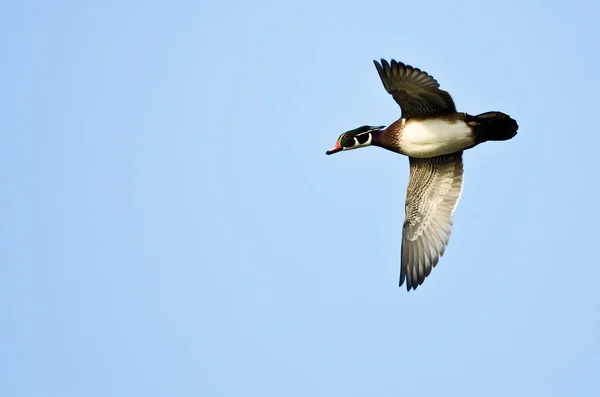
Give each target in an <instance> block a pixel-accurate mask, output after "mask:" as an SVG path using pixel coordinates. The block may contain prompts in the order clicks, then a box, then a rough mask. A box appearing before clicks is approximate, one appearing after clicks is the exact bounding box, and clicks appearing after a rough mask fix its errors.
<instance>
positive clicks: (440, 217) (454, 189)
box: [400, 152, 463, 291]
mask: <svg viewBox="0 0 600 397" xmlns="http://www.w3.org/2000/svg"><path fill="white" fill-rule="evenodd" d="M462 185H463V162H462V152H459V153H454V154H449V155H445V156H438V157H434V158H429V159H417V158H413V157H410V177H409V181H408V189H407V191H406V219H405V221H404V227H403V229H402V266H401V269H400V286H401V285H402V284H403V283H404V280H405V279H406V288H407V290H408V291H410V290H411V288H414V289H417V287H418V286H419V285H421V284H423V281H424V280H425V277H427V276H429V273H431V269H432V268H433V267H435V265H436V264H437V263H438V260H439V258H440V257H441V256H442V255H444V249H445V247H446V246H447V245H448V240H449V239H450V233H451V232H452V213H453V212H454V209H455V208H456V204H457V203H458V200H459V198H460V194H461V192H462Z"/></svg>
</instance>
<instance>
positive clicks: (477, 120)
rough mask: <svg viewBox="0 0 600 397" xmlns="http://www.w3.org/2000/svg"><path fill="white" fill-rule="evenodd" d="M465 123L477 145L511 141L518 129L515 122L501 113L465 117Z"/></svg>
mask: <svg viewBox="0 0 600 397" xmlns="http://www.w3.org/2000/svg"><path fill="white" fill-rule="evenodd" d="M465 122H466V123H467V125H468V126H469V127H471V128H472V129H473V132H474V133H475V136H476V140H477V142H478V143H482V142H485V141H506V140H509V139H512V138H514V136H515V135H517V130H518V129H519V125H518V124H517V121H516V120H514V119H512V118H511V117H510V116H509V115H507V114H504V113H501V112H486V113H482V114H478V115H477V116H471V115H467V116H466V119H465Z"/></svg>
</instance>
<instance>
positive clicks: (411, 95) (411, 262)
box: [326, 59, 519, 292]
mask: <svg viewBox="0 0 600 397" xmlns="http://www.w3.org/2000/svg"><path fill="white" fill-rule="evenodd" d="M373 63H374V64H375V68H376V69H377V72H378V74H379V77H380V79H381V82H382V83H383V87H384V88H385V90H386V91H387V92H388V94H390V95H391V96H392V97H393V98H394V100H395V101H396V103H397V104H398V105H399V106H400V111H401V117H400V118H399V119H398V120H396V121H394V122H393V123H392V124H390V125H389V126H388V127H387V128H386V127H385V126H369V125H363V126H361V127H358V128H355V129H353V130H349V131H346V132H344V133H343V134H341V135H340V136H339V137H338V139H337V141H336V144H335V146H334V147H333V148H332V149H330V150H328V151H327V152H326V154H327V155H332V154H334V153H339V152H343V151H348V150H354V149H358V148H363V147H367V146H378V147H381V148H383V149H386V150H389V151H392V152H395V153H398V154H401V155H404V156H407V157H408V161H409V168H410V170H409V177H408V186H407V189H406V201H405V219H404V224H403V226H402V243H401V253H400V278H399V284H398V286H399V287H401V286H402V285H403V284H404V282H406V289H407V291H409V292H410V291H411V289H412V290H416V289H417V288H418V287H419V286H420V285H422V284H423V282H424V281H425V279H426V278H427V277H428V276H429V275H430V274H431V271H432V269H433V268H434V267H436V265H437V264H438V261H439V260H440V258H441V257H442V256H443V255H444V252H445V250H446V247H447V246H448V242H449V240H450V234H451V232H452V226H453V213H454V210H455V209H456V206H457V204H458V201H459V200H460V196H461V193H462V189H463V152H464V151H465V150H468V149H472V148H473V147H475V146H477V145H479V144H481V143H484V142H487V141H506V140H510V139H512V138H514V137H515V136H516V135H517V130H518V128H519V126H518V124H517V121H516V120H514V119H513V118H511V117H510V116H509V115H507V114H505V113H502V112H499V111H490V112H485V113H481V114H478V115H471V114H468V113H464V112H457V110H456V106H455V104H454V100H453V99H452V96H451V95H450V94H449V93H448V92H447V91H444V90H442V89H441V88H440V84H439V83H438V82H437V80H436V79H435V78H433V76H431V75H429V74H428V73H427V72H425V71H423V70H421V69H419V68H416V67H413V66H410V65H408V64H405V63H403V62H398V61H396V60H394V59H392V60H391V61H390V62H388V61H386V60H384V59H381V62H378V61H376V60H374V61H373Z"/></svg>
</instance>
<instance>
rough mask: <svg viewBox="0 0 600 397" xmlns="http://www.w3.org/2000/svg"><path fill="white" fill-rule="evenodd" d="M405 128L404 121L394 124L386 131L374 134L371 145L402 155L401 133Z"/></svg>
mask: <svg viewBox="0 0 600 397" xmlns="http://www.w3.org/2000/svg"><path fill="white" fill-rule="evenodd" d="M403 126H404V119H400V120H397V121H395V122H394V123H392V124H391V125H390V126H389V127H387V128H386V129H383V130H380V131H376V132H373V138H372V141H371V145H374V146H379V147H382V148H384V149H387V150H391V151H392V152H397V153H400V151H399V150H400V147H399V146H400V145H399V142H400V133H401V131H402V127H403Z"/></svg>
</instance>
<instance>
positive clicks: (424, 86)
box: [373, 59, 456, 118]
mask: <svg viewBox="0 0 600 397" xmlns="http://www.w3.org/2000/svg"><path fill="white" fill-rule="evenodd" d="M373 62H374V63H375V67H376V68H377V72H379V77H381V82H382V83H383V86H384V87H385V89H386V90H387V92H388V93H390V94H391V95H392V96H393V97H394V99H395V100H396V102H398V105H400V108H401V109H402V117H404V118H410V117H423V116H430V115H433V114H439V113H452V112H456V107H455V106H454V101H453V100H452V97H451V96H450V94H448V93H447V92H446V91H444V90H440V88H439V87H440V85H439V83H438V82H437V81H436V80H435V79H434V78H433V77H432V76H430V75H429V74H427V73H426V72H423V71H421V70H420V69H417V68H413V67H412V66H410V65H405V64H404V63H402V62H396V61H395V60H392V63H391V65H390V64H389V63H388V62H387V61H386V60H384V59H382V60H381V64H379V62H377V61H373Z"/></svg>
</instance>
